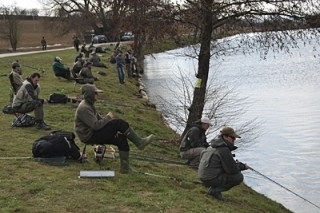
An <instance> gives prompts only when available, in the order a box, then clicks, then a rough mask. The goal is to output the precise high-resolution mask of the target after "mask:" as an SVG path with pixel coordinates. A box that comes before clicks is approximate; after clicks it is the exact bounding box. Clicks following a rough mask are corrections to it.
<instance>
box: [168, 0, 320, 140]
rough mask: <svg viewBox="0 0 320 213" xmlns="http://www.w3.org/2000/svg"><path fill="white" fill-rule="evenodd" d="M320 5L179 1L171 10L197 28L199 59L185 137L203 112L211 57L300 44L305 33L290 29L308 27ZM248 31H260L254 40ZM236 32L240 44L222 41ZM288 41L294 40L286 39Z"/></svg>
mask: <svg viewBox="0 0 320 213" xmlns="http://www.w3.org/2000/svg"><path fill="white" fill-rule="evenodd" d="M319 4H320V3H319V1H316V0H253V1H247V0H223V1H222V0H221V1H217V0H185V1H184V3H183V4H176V5H175V7H173V8H174V9H173V10H172V13H173V14H175V17H174V18H175V20H177V21H179V22H181V23H183V24H186V25H188V26H189V27H190V28H191V29H194V30H193V32H195V34H194V36H195V39H196V40H195V41H199V47H197V48H195V55H193V56H192V57H196V58H197V59H198V68H197V73H196V77H197V80H198V83H199V86H198V87H195V88H194V91H193V96H192V97H193V99H192V103H191V105H190V107H189V115H188V119H187V126H186V128H185V130H184V132H183V134H182V136H183V135H184V134H185V133H186V132H187V131H188V130H189V128H190V126H191V124H192V122H193V121H195V120H197V119H199V118H200V117H201V116H202V114H203V112H204V108H205V103H206V102H205V97H206V91H207V90H206V88H207V82H208V76H209V71H210V61H211V60H210V59H211V58H212V57H220V56H223V55H225V54H230V53H232V52H234V51H243V52H244V53H245V54H246V53H249V52H250V51H252V49H257V50H262V51H264V54H267V52H268V50H269V49H271V48H273V49H277V50H280V51H289V49H290V48H289V45H290V46H295V45H297V42H295V40H296V39H300V38H301V39H303V35H302V34H301V33H299V32H298V31H295V32H292V31H288V30H290V29H297V28H307V26H305V25H304V24H305V22H304V19H305V17H306V16H307V15H310V14H314V13H316V12H319ZM248 32H260V33H259V36H257V37H255V38H256V39H254V38H250V37H249V36H248V34H245V33H248ZM236 34H241V35H240V37H241V39H239V40H238V45H235V46H229V44H227V43H225V44H224V45H221V43H220V42H219V39H220V38H225V37H226V36H230V35H236ZM314 35H315V34H314ZM287 40H290V41H292V42H285V41H287ZM228 48H230V49H228ZM264 54H263V55H264Z"/></svg>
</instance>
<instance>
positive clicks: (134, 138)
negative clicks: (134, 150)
mask: <svg viewBox="0 0 320 213" xmlns="http://www.w3.org/2000/svg"><path fill="white" fill-rule="evenodd" d="M123 135H124V136H125V137H126V138H128V139H129V140H130V141H131V142H132V143H134V144H135V145H136V146H137V147H138V149H140V150H144V148H145V147H146V146H147V145H148V144H149V143H151V142H152V141H153V139H154V135H152V134H151V135H149V136H148V137H146V138H141V137H140V136H139V135H138V134H137V133H136V132H135V131H134V130H133V129H131V127H129V128H128V129H127V130H126V131H125V132H124V133H123Z"/></svg>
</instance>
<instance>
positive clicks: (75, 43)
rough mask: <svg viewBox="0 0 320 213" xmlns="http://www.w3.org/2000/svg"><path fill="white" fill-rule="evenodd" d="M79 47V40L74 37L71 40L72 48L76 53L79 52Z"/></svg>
mask: <svg viewBox="0 0 320 213" xmlns="http://www.w3.org/2000/svg"><path fill="white" fill-rule="evenodd" d="M79 45H80V40H79V38H78V37H77V36H76V37H75V38H74V39H73V46H74V48H75V49H76V51H77V52H79Z"/></svg>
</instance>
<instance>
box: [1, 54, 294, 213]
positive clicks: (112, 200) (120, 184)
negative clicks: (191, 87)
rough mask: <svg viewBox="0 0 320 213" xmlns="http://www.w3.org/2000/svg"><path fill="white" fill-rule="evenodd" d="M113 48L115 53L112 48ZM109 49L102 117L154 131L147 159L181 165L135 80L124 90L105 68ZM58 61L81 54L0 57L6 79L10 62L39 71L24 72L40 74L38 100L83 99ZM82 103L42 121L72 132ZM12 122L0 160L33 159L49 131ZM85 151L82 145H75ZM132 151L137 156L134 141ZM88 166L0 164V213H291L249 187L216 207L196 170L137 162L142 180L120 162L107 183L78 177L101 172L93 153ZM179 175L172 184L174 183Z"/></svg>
mask: <svg viewBox="0 0 320 213" xmlns="http://www.w3.org/2000/svg"><path fill="white" fill-rule="evenodd" d="M111 49H112V48H111ZM110 54H111V51H110V52H108V53H107V54H103V56H102V57H101V58H102V60H103V61H104V62H105V63H107V64H108V67H109V68H108V69H104V68H93V72H94V74H96V72H97V71H99V70H101V71H104V72H106V73H107V76H99V75H98V74H96V75H97V76H98V77H99V79H100V81H98V82H97V83H96V86H97V87H98V88H100V89H102V90H104V93H102V94H101V95H100V100H99V102H98V103H97V104H96V107H97V109H98V111H99V112H100V113H101V114H102V115H105V114H107V113H108V112H109V111H112V112H113V113H114V115H115V116H116V117H119V118H123V119H125V120H126V121H128V122H129V124H130V125H131V126H132V127H133V128H134V129H135V130H136V131H137V132H138V133H139V134H141V135H142V136H146V135H148V134H150V133H154V134H155V135H156V138H157V140H156V141H155V142H154V143H153V144H151V145H149V146H148V147H147V148H146V150H145V151H143V152H144V153H148V154H151V155H156V156H164V157H166V158H173V159H176V160H180V159H179V157H178V147H177V146H176V145H174V142H175V141H176V140H177V138H178V136H177V135H176V134H175V133H174V132H173V131H172V130H170V129H169V128H168V127H167V126H166V125H165V123H164V122H163V120H162V117H161V115H159V114H158V112H157V111H156V110H155V109H154V108H152V107H147V106H146V105H145V103H146V100H144V99H142V98H140V97H139V93H138V87H137V86H136V84H137V81H136V80H134V79H128V78H126V79H125V81H126V83H125V84H124V85H121V84H119V83H118V78H117V75H116V71H115V68H114V66H113V65H111V64H110V63H109V62H108V59H107V58H108V57H109V55H110ZM55 56H60V57H61V58H62V59H63V63H66V64H67V65H69V66H71V65H72V62H73V60H74V58H75V56H76V52H75V51H74V50H66V51H60V52H43V53H40V54H32V55H26V56H18V57H11V58H0V62H1V64H2V65H3V66H1V70H0V74H1V75H5V74H8V73H9V72H10V70H11V63H12V61H14V60H16V59H19V61H20V62H21V64H22V67H23V77H26V76H28V75H30V74H31V73H32V72H34V71H36V70H32V69H30V68H28V67H26V66H23V65H27V66H32V67H36V68H42V69H44V70H45V72H44V73H43V74H42V73H41V80H40V85H41V94H40V97H42V98H49V95H50V94H51V93H53V92H59V91H61V90H62V89H64V90H65V92H66V93H67V94H68V95H69V96H77V95H79V94H80V90H79V89H80V85H76V87H75V88H74V85H73V83H71V82H67V81H66V80H64V79H57V78H56V77H55V76H54V74H53V71H52V69H51V64H52V62H53V58H54V57H55ZM0 83H1V85H2V89H1V90H0V93H1V96H0V103H1V105H2V106H5V105H6V104H8V103H9V88H10V86H9V80H8V76H1V77H0ZM76 107H77V105H76V104H72V103H67V104H65V105H46V106H45V107H44V112H45V121H46V123H48V124H50V125H51V126H52V130H66V131H73V117H74V113H75V109H76ZM13 118H14V117H13V116H11V115H6V114H1V124H0V131H1V140H0V144H1V145H0V157H28V156H31V147H32V144H33V142H34V141H35V140H36V139H38V138H40V137H42V136H44V135H45V134H47V133H48V132H45V131H42V130H37V129H36V128H35V127H28V128H11V122H12V120H13ZM76 143H77V144H78V145H79V146H80V147H81V148H82V147H83V144H82V143H81V142H80V141H79V140H78V139H76ZM130 149H131V150H133V151H135V152H138V153H139V152H141V153H142V151H138V150H137V148H136V147H134V145H133V144H132V143H130ZM87 155H88V158H89V161H90V162H89V163H87V164H84V165H81V164H79V163H77V162H70V163H69V166H66V167H54V166H49V165H46V164H42V163H38V162H35V161H34V160H32V159H24V160H14V159H10V160H0V161H1V162H0V163H1V164H0V165H1V166H0V167H1V173H0V179H1V181H0V207H1V208H0V213H11V212H15V213H20V212H21V213H49V212H50V213H87V212H90V213H91V212H92V213H100V212H101V213H105V212H169V213H179V212H181V213H182V212H183V213H185V212H201V213H202V212H210V213H212V212H224V213H228V212H230V213H231V212H232V213H234V212H248V213H252V212H259V213H260V212H290V211H288V210H287V209H285V208H284V207H283V206H282V205H280V204H278V203H276V202H274V201H271V200H270V199H268V198H266V197H265V196H263V195H261V194H258V193H256V192H255V191H253V190H251V189H250V188H249V187H247V186H246V185H244V184H241V185H240V186H238V187H235V188H234V189H232V190H230V191H228V192H226V193H225V196H226V197H227V198H228V199H229V201H228V202H219V201H217V200H215V199H213V198H211V197H209V196H208V195H206V188H205V187H203V186H202V185H200V184H195V183H193V182H194V181H199V180H198V178H197V173H196V171H195V170H192V169H189V168H187V167H185V166H178V165H169V164H159V163H151V162H144V161H138V160H134V159H132V161H131V163H132V167H133V168H135V169H137V170H139V171H143V172H148V173H152V174H157V175H161V176H164V177H155V176H147V175H145V174H140V173H135V174H127V175H125V174H120V173H119V172H118V171H119V159H117V158H116V159H115V160H105V161H104V162H103V169H106V170H114V171H115V174H116V175H115V177H114V178H108V179H79V178H78V175H79V171H80V170H98V169H99V166H98V165H97V164H96V163H95V162H94V160H93V151H92V149H91V147H89V149H87ZM170 177H175V178H170Z"/></svg>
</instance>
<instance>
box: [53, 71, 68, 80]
mask: <svg viewBox="0 0 320 213" xmlns="http://www.w3.org/2000/svg"><path fill="white" fill-rule="evenodd" d="M56 76H57V77H62V78H65V79H67V80H70V78H71V73H70V71H65V72H60V73H59V74H56Z"/></svg>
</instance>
